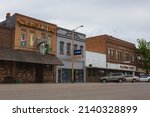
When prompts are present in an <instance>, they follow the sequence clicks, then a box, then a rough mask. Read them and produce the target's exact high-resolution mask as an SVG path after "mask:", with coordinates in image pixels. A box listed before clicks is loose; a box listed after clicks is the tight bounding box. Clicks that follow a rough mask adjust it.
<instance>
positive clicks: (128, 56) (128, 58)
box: [124, 53, 130, 61]
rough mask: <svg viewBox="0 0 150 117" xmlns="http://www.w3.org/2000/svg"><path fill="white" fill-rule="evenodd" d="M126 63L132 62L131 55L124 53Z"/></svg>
mask: <svg viewBox="0 0 150 117" xmlns="http://www.w3.org/2000/svg"><path fill="white" fill-rule="evenodd" d="M124 61H130V55H129V53H124Z"/></svg>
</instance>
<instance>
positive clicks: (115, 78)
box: [100, 73, 126, 83]
mask: <svg viewBox="0 0 150 117" xmlns="http://www.w3.org/2000/svg"><path fill="white" fill-rule="evenodd" d="M125 80H126V79H125V75H124V74H123V73H111V74H109V75H108V76H105V77H101V78H100V81H101V82H103V83H106V82H120V83H121V82H124V81H125Z"/></svg>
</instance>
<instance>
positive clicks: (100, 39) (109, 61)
mask: <svg viewBox="0 0 150 117" xmlns="http://www.w3.org/2000/svg"><path fill="white" fill-rule="evenodd" d="M86 50H87V51H90V52H94V53H98V54H104V55H106V67H105V68H104V67H103V68H101V66H99V67H97V68H94V67H92V64H91V65H88V66H86V67H87V69H86V71H87V75H86V76H87V82H88V81H98V77H99V76H104V75H108V74H109V73H110V72H123V73H124V74H135V72H136V69H137V68H136V47H135V44H133V43H129V42H126V41H123V40H121V39H117V38H115V37H112V36H109V35H100V36H95V37H90V38H87V39H86Z"/></svg>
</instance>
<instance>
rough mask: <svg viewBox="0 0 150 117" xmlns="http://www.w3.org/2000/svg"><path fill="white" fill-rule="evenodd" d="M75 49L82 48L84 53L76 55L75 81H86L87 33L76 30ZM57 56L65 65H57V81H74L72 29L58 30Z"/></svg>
mask: <svg viewBox="0 0 150 117" xmlns="http://www.w3.org/2000/svg"><path fill="white" fill-rule="evenodd" d="M74 37H75V41H74V49H75V50H81V51H82V55H80V56H79V55H78V56H76V55H75V62H74V71H75V82H85V34H81V33H77V32H75V36H74ZM57 57H58V58H59V59H60V60H61V61H62V62H63V66H57V67H56V82H57V83H66V82H71V81H72V31H71V30H68V29H64V28H58V30H57Z"/></svg>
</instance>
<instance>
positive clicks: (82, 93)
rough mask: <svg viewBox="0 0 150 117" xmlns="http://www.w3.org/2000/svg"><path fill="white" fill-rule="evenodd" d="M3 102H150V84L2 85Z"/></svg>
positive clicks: (0, 91) (0, 92) (0, 94)
mask: <svg viewBox="0 0 150 117" xmlns="http://www.w3.org/2000/svg"><path fill="white" fill-rule="evenodd" d="M0 99H1V100H150V83H105V84H103V83H74V84H71V83H68V84H49V83H46V84H0Z"/></svg>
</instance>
